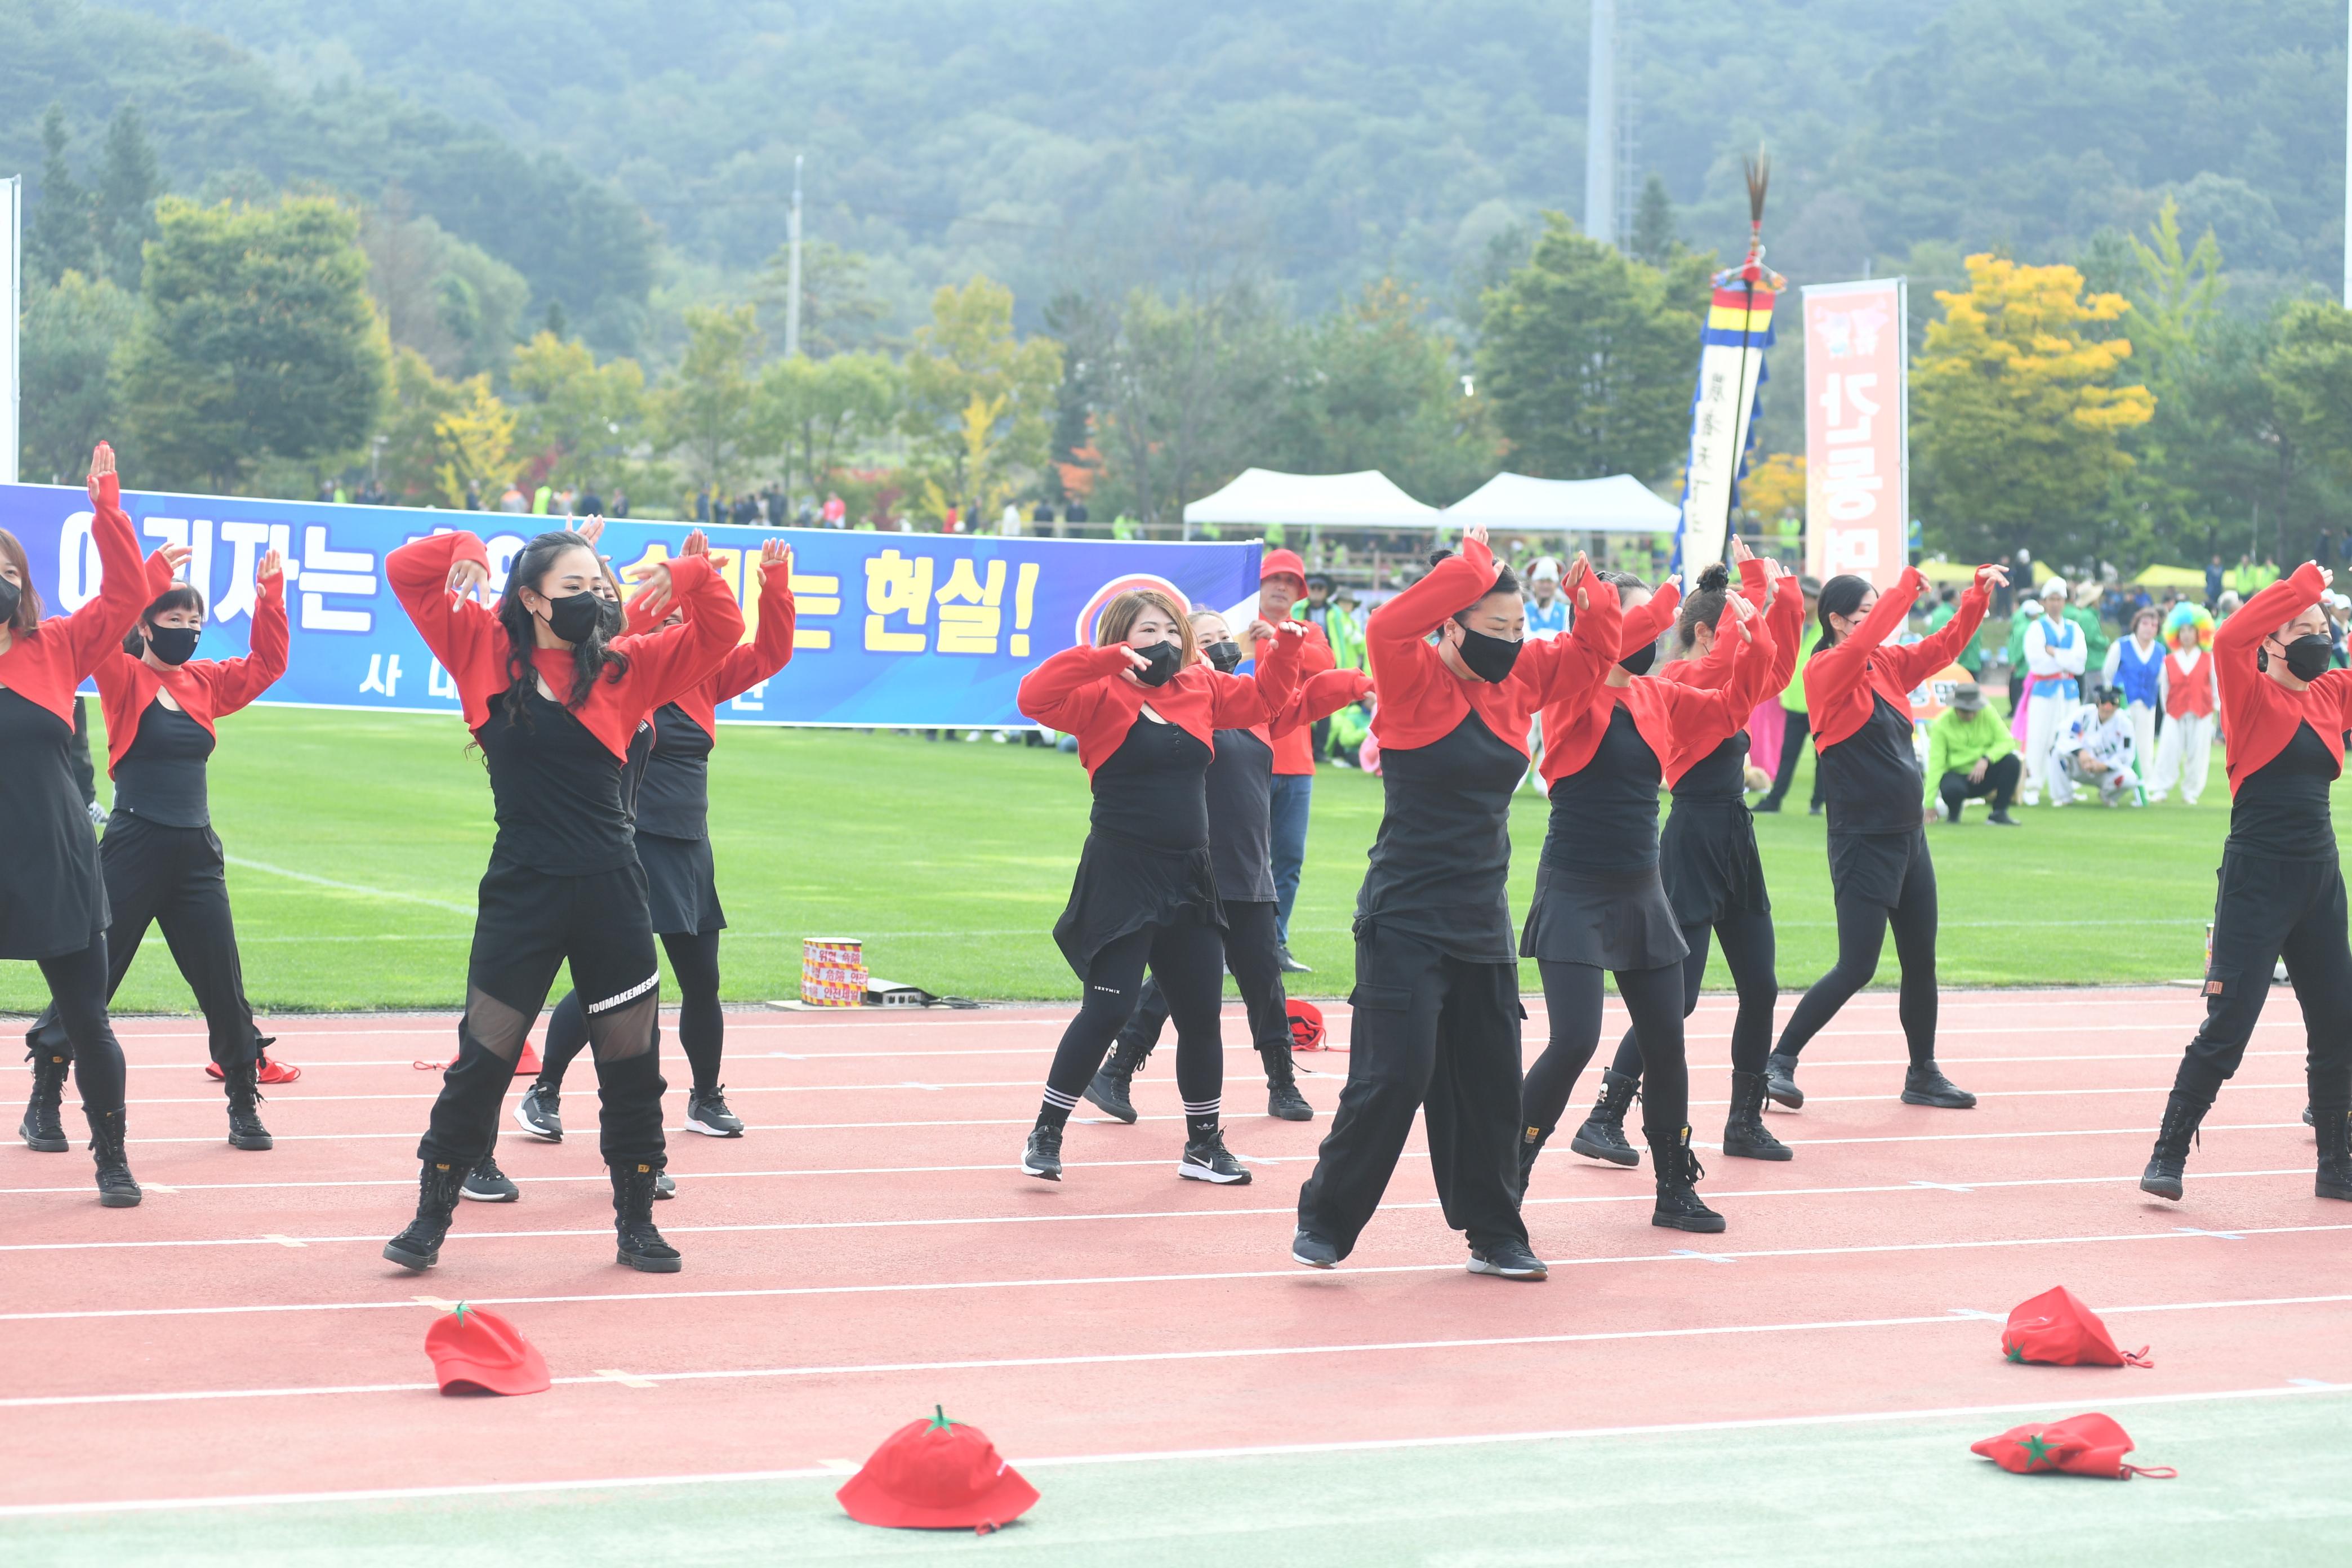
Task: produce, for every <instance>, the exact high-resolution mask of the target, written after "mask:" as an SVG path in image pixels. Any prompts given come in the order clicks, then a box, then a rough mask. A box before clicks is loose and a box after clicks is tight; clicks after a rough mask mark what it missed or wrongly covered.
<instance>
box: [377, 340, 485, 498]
mask: <svg viewBox="0 0 2352 1568" xmlns="http://www.w3.org/2000/svg"><path fill="white" fill-rule="evenodd" d="M464 399H465V394H464V392H463V391H462V389H460V388H459V387H458V386H457V384H456V383H454V382H449V381H445V380H443V379H442V378H441V377H440V376H438V375H436V374H434V371H433V366H432V364H431V363H429V362H428V361H427V360H426V359H425V356H424V355H423V354H421V353H417V352H416V351H415V349H410V348H398V347H395V348H394V350H393V351H392V392H391V395H389V396H388V397H387V398H386V399H385V400H384V411H383V424H382V425H381V426H379V427H378V429H377V435H378V436H379V437H381V438H382V440H383V481H384V487H385V488H386V489H389V490H390V491H391V492H392V493H393V494H394V495H395V496H398V497H400V498H402V499H403V500H407V501H409V502H411V503H412V504H415V505H420V506H422V505H426V504H434V505H440V504H446V505H450V506H463V505H464V504H465V485H464V483H463V481H462V480H461V481H460V482H459V485H458V489H457V496H456V497H455V498H454V499H451V498H448V497H446V495H445V494H444V492H443V490H442V488H441V467H442V464H443V463H444V462H445V461H446V459H447V458H448V453H447V452H446V450H445V448H444V444H443V439H442V436H441V430H440V425H441V421H442V420H443V419H444V418H446V417H447V416H449V415H451V414H453V413H456V412H457V408H458V405H460V404H461V403H462V402H463V401H464ZM478 477H479V478H481V479H484V480H485V481H486V482H488V483H490V484H493V485H496V484H503V483H504V482H505V481H506V479H508V477H509V475H508V473H507V472H506V471H505V469H504V468H499V469H498V470H496V471H492V472H488V473H485V474H483V475H480V476H478Z"/></svg>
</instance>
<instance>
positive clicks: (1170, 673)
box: [1135, 642, 1184, 686]
mask: <svg viewBox="0 0 2352 1568" xmlns="http://www.w3.org/2000/svg"><path fill="white" fill-rule="evenodd" d="M1135 651H1136V652H1138V653H1139V654H1141V655H1142V656H1143V657H1144V658H1148V659H1150V661H1151V668H1149V669H1139V670H1137V671H1136V672H1135V679H1138V680H1139V681H1141V682H1143V684H1144V685H1146V686H1165V685H1167V684H1168V683H1169V682H1170V681H1171V680H1173V679H1176V672H1177V671H1178V670H1179V669H1181V668H1183V666H1184V648H1183V645H1182V644H1181V643H1172V642H1163V643H1154V644H1152V645H1151V646H1150V647H1139V648H1137V649H1136V650H1135Z"/></svg>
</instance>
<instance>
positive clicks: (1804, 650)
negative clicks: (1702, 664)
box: [1756, 577, 1822, 816]
mask: <svg viewBox="0 0 2352 1568" xmlns="http://www.w3.org/2000/svg"><path fill="white" fill-rule="evenodd" d="M1801 583H1802V586H1803V588H1804V590H1805V636H1804V640H1803V641H1801V642H1800V643H1799V644H1798V645H1797V668H1796V673H1795V674H1793V675H1791V676H1790V677H1789V684H1788V687H1787V689H1784V690H1783V691H1782V692H1781V693H1780V711H1781V714H1782V715H1783V717H1784V719H1785V725H1784V727H1783V728H1782V730H1781V731H1780V772H1779V773H1775V774H1774V775H1773V778H1772V788H1771V790H1770V791H1769V793H1768V794H1767V795H1765V796H1764V798H1763V799H1762V800H1759V801H1758V802H1757V803H1756V809H1757V810H1759V811H1778V810H1780V803H1781V802H1782V801H1783V800H1785V799H1787V798H1788V795H1789V785H1790V782H1791V781H1792V780H1794V779H1795V778H1796V776H1797V753H1798V752H1801V751H1803V750H1804V749H1805V738H1806V737H1807V736H1809V735H1811V733H1812V727H1811V720H1810V718H1809V716H1808V713H1807V710H1806V707H1805V660H1807V659H1809V658H1812V657H1813V645H1814V644H1816V643H1818V642H1820V641H1821V640H1822V617H1821V614H1820V610H1821V601H1822V584H1821V579H1820V578H1818V577H1806V578H1803V579H1801ZM1811 810H1812V814H1813V815H1814V816H1820V815H1821V814H1822V774H1821V770H1820V769H1818V768H1816V769H1814V770H1813V799H1812V806H1811Z"/></svg>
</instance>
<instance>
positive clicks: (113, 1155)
mask: <svg viewBox="0 0 2352 1568" xmlns="http://www.w3.org/2000/svg"><path fill="white" fill-rule="evenodd" d="M82 1114H83V1115H85V1116H87V1117H89V1154H90V1158H91V1159H92V1160H94V1161H96V1162H97V1163H98V1201H99V1202H100V1204H102V1205H105V1206H106V1207H108V1208H110V1209H135V1208H137V1207H138V1206H139V1200H140V1199H141V1198H142V1197H143V1196H144V1195H145V1194H142V1192H140V1190H139V1184H138V1183H137V1182H135V1181H133V1180H131V1162H130V1161H129V1160H128V1159H127V1158H125V1157H124V1155H123V1152H122V1112H121V1111H120V1110H107V1111H98V1110H89V1108H88V1107H87V1106H85V1107H84V1108H83V1110H82Z"/></svg>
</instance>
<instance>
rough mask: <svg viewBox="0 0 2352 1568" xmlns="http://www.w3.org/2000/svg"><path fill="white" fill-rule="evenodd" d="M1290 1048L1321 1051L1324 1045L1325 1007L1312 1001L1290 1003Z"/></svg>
mask: <svg viewBox="0 0 2352 1568" xmlns="http://www.w3.org/2000/svg"><path fill="white" fill-rule="evenodd" d="M1289 1011H1290V1048H1291V1049H1292V1050H1294V1051H1319V1050H1321V1049H1323V1048H1324V1047H1323V1009H1322V1008H1320V1007H1318V1006H1317V1005H1315V1004H1314V1003H1312V1002H1293V1003H1291V1004H1290V1009H1289Z"/></svg>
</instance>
